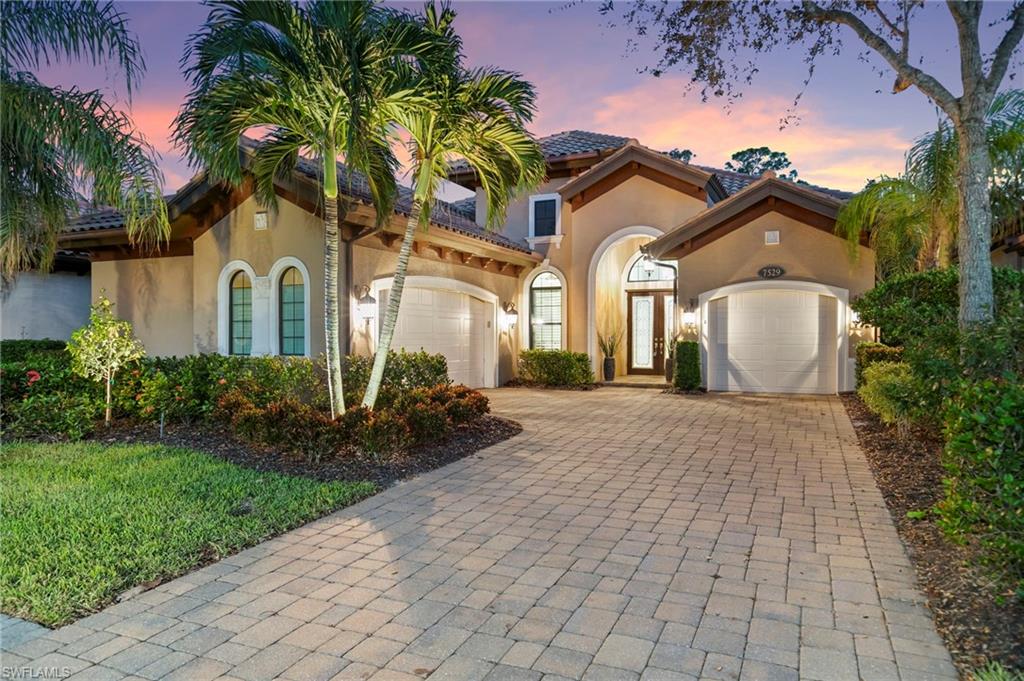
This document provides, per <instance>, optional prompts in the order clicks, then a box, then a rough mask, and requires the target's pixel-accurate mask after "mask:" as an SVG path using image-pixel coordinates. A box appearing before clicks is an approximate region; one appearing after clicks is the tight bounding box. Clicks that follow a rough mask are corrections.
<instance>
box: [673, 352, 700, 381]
mask: <svg viewBox="0 0 1024 681" xmlns="http://www.w3.org/2000/svg"><path fill="white" fill-rule="evenodd" d="M674 356H675V369H674V371H673V372H672V384H673V386H675V389H676V390H699V389H700V345H698V344H697V341H689V340H686V341H677V342H676V349H675V355H674Z"/></svg>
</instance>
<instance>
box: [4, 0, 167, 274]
mask: <svg viewBox="0 0 1024 681" xmlns="http://www.w3.org/2000/svg"><path fill="white" fill-rule="evenodd" d="M0 25H2V26H3V30H2V31H0V89H2V90H3V97H2V98H0V159H2V162H3V170H2V171H0V204H2V206H3V210H2V211H0V271H2V272H3V276H4V277H10V276H12V275H13V274H14V273H16V272H19V271H23V270H27V269H32V268H39V269H42V270H49V268H50V266H51V264H52V262H53V256H54V253H55V252H56V250H57V237H58V236H59V235H60V233H61V232H63V231H64V230H65V229H66V228H67V224H68V220H69V218H71V217H72V216H73V215H74V214H75V213H77V212H78V210H79V207H80V205H82V204H84V203H85V202H86V194H88V195H89V199H90V200H91V201H92V202H93V203H95V204H100V205H107V206H112V207H113V208H116V209H117V210H118V211H120V213H121V214H122V215H123V216H124V226H125V231H126V232H127V234H128V237H129V239H130V240H132V241H133V242H136V243H138V244H140V245H143V246H152V245H155V244H156V243H158V242H159V241H160V240H161V239H164V238H166V237H167V234H168V231H169V225H168V221H167V208H166V206H165V204H164V201H163V197H162V187H161V185H162V179H161V175H160V171H159V169H158V168H157V164H156V158H155V153H154V152H153V149H152V148H151V147H150V146H149V145H148V144H147V143H146V141H145V140H144V139H143V138H142V136H141V135H140V134H139V133H138V132H137V131H136V130H135V128H134V126H133V125H132V122H131V119H130V118H129V117H128V116H127V115H125V114H124V113H122V112H120V111H118V110H116V109H114V108H113V107H112V106H111V105H110V104H109V103H108V102H107V101H106V99H105V98H104V95H103V93H102V92H101V91H99V90H87V91H83V90H80V89H78V88H76V87H72V88H62V87H50V86H48V85H45V84H43V83H42V82H40V81H39V80H38V79H37V78H36V76H35V75H34V74H33V73H32V71H33V70H35V69H38V68H39V67H40V66H41V65H48V64H50V63H53V62H59V61H64V60H75V59H85V60H86V61H88V62H90V63H91V64H93V65H96V66H99V65H101V64H102V65H112V66H113V67H114V68H115V69H117V70H119V71H120V72H121V73H122V74H123V76H124V83H125V85H126V87H127V89H128V92H129V94H130V93H131V91H132V90H133V89H134V87H135V86H136V85H137V84H138V81H139V79H140V77H141V75H142V72H143V70H144V68H145V64H144V62H143V59H142V52H141V50H140V47H139V43H138V40H137V39H136V37H135V36H134V35H133V34H132V33H131V31H129V29H128V25H127V21H126V18H125V16H124V15H123V14H122V13H121V11H120V10H119V9H117V7H116V6H115V5H114V3H112V2H97V1H94V0H80V1H78V2H4V3H0Z"/></svg>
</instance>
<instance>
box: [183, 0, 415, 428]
mask: <svg viewBox="0 0 1024 681" xmlns="http://www.w3.org/2000/svg"><path fill="white" fill-rule="evenodd" d="M210 7H211V9H210V14H209V17H208V18H207V21H206V24H205V25H204V27H203V28H202V29H201V30H200V31H199V32H198V33H196V34H195V35H193V36H192V37H191V39H190V40H189V42H188V47H187V49H186V53H185V63H186V64H187V68H186V75H187V76H188V77H189V79H190V80H191V83H192V90H191V92H190V93H189V95H188V98H187V100H186V102H185V104H184V106H183V107H182V109H181V112H180V113H179V115H178V118H177V120H176V122H175V131H176V132H175V137H176V140H177V142H178V143H179V144H180V145H181V146H182V147H184V148H185V149H186V151H187V155H188V157H189V159H190V161H191V162H192V163H194V164H195V165H197V166H202V167H205V168H207V169H208V172H209V173H210V175H211V176H212V177H213V178H214V179H218V180H226V181H228V182H230V183H231V184H233V185H236V186H237V185H241V184H242V183H243V181H244V180H245V177H246V176H247V175H249V174H251V176H252V178H253V180H254V183H255V192H256V196H257V198H258V199H259V200H260V201H261V202H262V203H263V204H265V205H268V206H271V207H274V206H276V204H277V197H276V193H275V190H274V184H275V181H278V180H280V179H281V178H282V177H286V176H287V175H288V174H289V173H290V172H291V171H292V170H293V169H294V168H295V166H296V164H297V163H298V160H299V154H300V152H302V151H304V150H308V151H309V152H312V153H313V154H314V155H315V156H316V158H317V159H318V163H319V166H320V171H321V173H322V202H323V203H322V209H323V218H324V226H323V228H324V290H325V291H326V300H325V319H324V322H325V329H326V349H327V359H328V369H329V381H328V389H329V391H330V393H331V410H332V413H333V414H340V413H341V412H343V411H344V398H343V392H342V385H341V351H340V342H339V336H338V333H339V331H338V329H339V324H340V311H339V301H338V267H339V263H338V258H339V256H338V253H339V246H340V234H339V225H340V224H341V222H342V221H343V220H344V217H345V216H344V210H345V203H344V202H343V201H339V177H338V165H337V159H338V156H339V155H342V156H344V158H345V162H346V164H347V166H348V168H349V169H352V170H356V171H359V172H360V173H362V175H363V178H364V179H365V181H366V183H367V184H368V186H369V190H370V193H371V195H372V198H373V203H374V206H375V207H376V210H377V219H378V221H383V220H385V219H387V218H388V217H390V215H391V214H392V211H393V208H394V204H395V197H396V184H395V176H394V173H395V170H396V169H397V165H398V164H397V161H396V159H395V156H394V154H393V153H392V150H391V147H390V146H389V143H388V139H387V133H388V128H389V126H390V125H391V124H392V122H393V121H394V120H395V119H396V118H397V117H399V116H400V115H408V113H409V112H408V110H409V109H414V108H417V107H419V106H420V104H421V103H422V102H421V100H420V98H419V97H417V96H416V95H415V94H414V92H413V90H412V89H411V88H412V87H413V85H415V83H416V79H415V75H416V73H415V69H414V68H413V66H412V65H413V64H416V63H418V61H417V60H418V59H422V58H426V56H427V55H428V54H429V52H430V50H431V49H432V41H433V36H432V34H431V33H430V32H428V31H424V30H423V24H422V21H420V20H418V19H416V18H414V17H413V16H412V15H410V14H407V13H404V12H398V11H393V10H390V9H385V8H383V7H380V6H377V5H375V4H374V3H373V2H370V1H369V0H356V1H353V2H329V1H327V0H322V1H321V0H317V1H314V2H310V3H306V4H301V5H300V4H298V3H293V2H288V1H287V0H266V1H263V0H259V1H257V0H215V1H214V2H211V3H210ZM254 130H258V131H261V132H262V136H261V138H260V140H259V142H258V143H256V144H251V145H246V153H245V154H244V158H243V157H242V156H240V154H239V150H238V145H239V140H240V139H241V138H242V136H243V135H245V134H246V133H250V132H253V131H254ZM353 180H354V178H353V175H352V174H348V175H347V177H346V178H343V181H348V182H352V181H353ZM339 210H340V211H341V213H340V214H339Z"/></svg>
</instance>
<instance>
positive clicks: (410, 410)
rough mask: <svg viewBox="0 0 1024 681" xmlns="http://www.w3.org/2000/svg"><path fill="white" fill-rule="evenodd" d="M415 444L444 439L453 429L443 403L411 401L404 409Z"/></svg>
mask: <svg viewBox="0 0 1024 681" xmlns="http://www.w3.org/2000/svg"><path fill="white" fill-rule="evenodd" d="M402 417H403V418H404V419H405V423H406V425H408V426H409V435H410V437H411V438H412V441H413V443H414V444H425V443H427V442H435V441H437V440H440V439H442V438H443V437H444V436H446V435H447V434H448V432H449V431H450V430H451V427H452V422H451V421H450V420H449V419H448V412H447V411H446V410H445V408H444V406H443V405H440V404H437V403H436V402H431V401H430V400H423V401H422V402H411V403H409V404H407V405H406V406H405V407H404V408H403V410H402Z"/></svg>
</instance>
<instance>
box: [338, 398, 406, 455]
mask: <svg viewBox="0 0 1024 681" xmlns="http://www.w3.org/2000/svg"><path fill="white" fill-rule="evenodd" d="M360 409H362V408H361V407H360ZM350 435H351V436H352V437H353V439H354V442H355V444H356V447H357V448H358V449H359V450H360V451H361V452H362V453H363V454H366V455H368V456H371V457H373V458H375V459H378V460H380V459H384V458H386V457H389V456H391V455H393V454H396V453H398V452H400V451H402V450H403V449H405V448H407V447H408V446H409V445H410V444H412V435H411V433H410V432H409V426H408V425H407V424H406V422H405V419H403V418H402V417H401V416H399V415H398V414H397V413H396V412H395V411H394V410H392V409H389V408H385V409H378V410H376V411H372V412H369V413H368V414H367V415H366V416H365V418H364V419H363V420H362V422H361V423H359V424H358V426H357V429H356V431H355V432H354V433H351V434H350Z"/></svg>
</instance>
